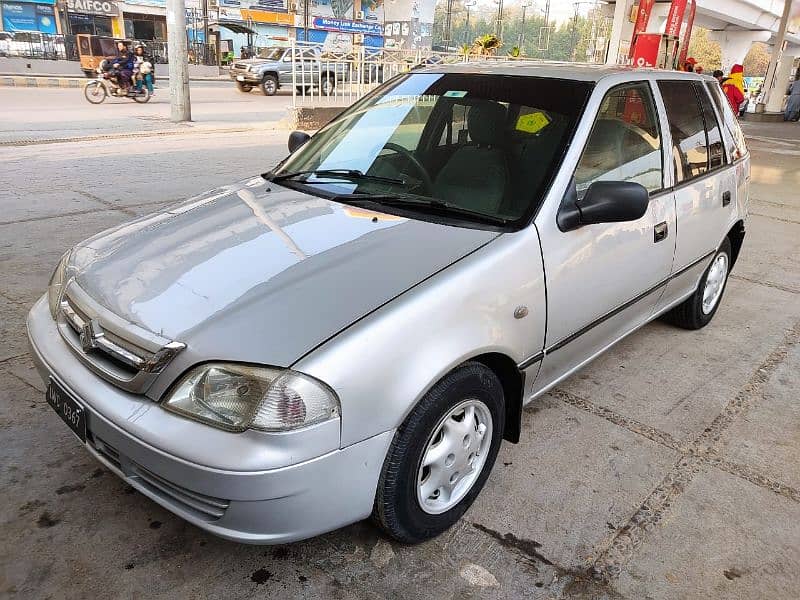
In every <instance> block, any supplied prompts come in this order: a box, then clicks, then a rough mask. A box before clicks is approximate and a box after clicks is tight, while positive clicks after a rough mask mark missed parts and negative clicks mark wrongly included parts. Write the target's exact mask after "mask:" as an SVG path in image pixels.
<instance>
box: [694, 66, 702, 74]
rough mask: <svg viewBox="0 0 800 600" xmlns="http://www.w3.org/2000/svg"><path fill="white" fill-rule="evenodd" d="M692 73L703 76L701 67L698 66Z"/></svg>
mask: <svg viewBox="0 0 800 600" xmlns="http://www.w3.org/2000/svg"><path fill="white" fill-rule="evenodd" d="M694 72H695V73H697V74H698V75H702V74H703V67H701V66H700V65H697V66H696V67H695V68H694Z"/></svg>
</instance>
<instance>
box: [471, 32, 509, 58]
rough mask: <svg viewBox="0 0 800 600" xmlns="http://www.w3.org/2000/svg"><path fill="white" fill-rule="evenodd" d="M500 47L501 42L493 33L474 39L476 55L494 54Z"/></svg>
mask: <svg viewBox="0 0 800 600" xmlns="http://www.w3.org/2000/svg"><path fill="white" fill-rule="evenodd" d="M502 45H503V42H502V40H501V39H500V38H499V37H497V36H496V35H495V34H493V33H487V34H485V35H482V36H480V37H478V38H475V43H474V46H475V51H476V54H480V55H482V56H488V55H490V54H495V53H496V52H497V50H498V49H499V48H500V47H501V46H502Z"/></svg>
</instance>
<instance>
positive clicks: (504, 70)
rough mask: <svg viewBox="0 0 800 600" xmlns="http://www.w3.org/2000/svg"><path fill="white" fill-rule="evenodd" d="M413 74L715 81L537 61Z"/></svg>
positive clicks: (447, 67) (706, 77)
mask: <svg viewBox="0 0 800 600" xmlns="http://www.w3.org/2000/svg"><path fill="white" fill-rule="evenodd" d="M414 72H415V73H465V74H469V73H474V74H476V75H479V74H480V75H517V76H522V77H549V78H553V79H573V80H577V81H594V82H597V81H600V80H601V79H603V78H604V77H610V76H612V75H630V76H631V78H635V76H636V75H637V74H638V75H641V74H647V75H655V76H656V77H657V78H660V76H663V78H664V79H694V80H710V81H715V79H714V78H713V77H711V76H710V75H705V74H703V75H698V74H697V73H685V72H683V71H671V70H666V69H642V68H635V67H629V66H625V65H602V64H589V63H568V62H554V61H539V60H491V59H489V60H477V61H475V62H469V63H456V64H442V63H439V64H435V65H430V66H424V67H419V68H417V69H415V70H414Z"/></svg>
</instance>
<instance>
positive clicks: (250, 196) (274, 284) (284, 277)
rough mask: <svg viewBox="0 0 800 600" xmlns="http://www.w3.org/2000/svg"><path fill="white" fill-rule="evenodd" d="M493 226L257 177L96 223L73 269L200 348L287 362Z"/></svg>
mask: <svg viewBox="0 0 800 600" xmlns="http://www.w3.org/2000/svg"><path fill="white" fill-rule="evenodd" d="M497 235H498V234H497V233H495V232H491V231H483V230H475V229H468V228H463V227H454V226H448V225H442V224H436V223H429V222H424V221H418V220H413V219H406V218H401V217H397V216H393V215H387V214H382V213H376V212H371V211H367V210H364V209H359V208H356V207H353V206H347V205H343V204H340V203H336V202H332V201H329V200H326V199H323V198H318V197H315V196H311V195H308V194H304V193H301V192H298V191H294V190H289V189H286V188H282V187H279V186H277V185H275V184H268V183H267V182H265V181H264V179H262V178H260V177H257V178H253V179H250V180H246V181H243V182H240V183H238V184H235V185H231V186H227V187H224V188H220V189H217V190H214V191H212V192H209V193H207V194H204V195H202V196H198V197H197V198H194V199H192V200H190V201H188V202H185V203H183V204H180V205H177V206H175V207H173V208H170V209H167V210H165V211H163V212H160V213H156V214H153V215H150V216H147V217H143V218H141V219H138V220H136V221H133V222H132V223H128V224H125V225H121V226H119V227H116V228H114V229H111V230H109V231H107V232H104V233H101V234H99V235H97V236H95V237H93V238H91V239H89V240H87V241H86V242H83V243H82V244H79V245H78V246H77V247H76V248H75V249H74V250H73V253H72V255H71V259H70V260H71V263H70V264H71V269H70V270H71V272H73V273H75V282H76V283H77V285H79V286H80V287H81V288H82V289H83V290H84V291H85V292H86V293H87V294H88V295H89V296H90V297H92V298H93V299H94V300H95V301H96V302H98V303H99V304H100V305H102V306H103V307H105V308H106V309H108V310H109V311H111V312H113V313H114V314H116V315H118V316H120V317H122V318H123V319H125V320H127V321H129V322H131V323H134V324H136V325H138V326H140V327H143V328H145V329H147V330H149V331H152V332H154V333H157V334H159V335H162V336H164V337H168V338H170V339H173V340H177V341H181V342H183V343H185V344H187V346H188V347H189V349H190V350H191V351H192V352H193V355H194V356H197V357H198V359H200V360H203V359H205V360H212V359H224V360H241V361H247V362H258V363H263V364H271V365H275V366H289V365H291V364H292V363H293V362H295V361H296V360H298V359H299V358H301V357H302V356H303V355H304V354H306V353H307V352H309V351H310V350H312V349H313V348H315V347H316V346H317V345H319V344H321V343H322V342H324V341H325V340H327V339H329V338H330V337H332V336H334V335H336V334H337V333H338V332H339V331H341V330H342V329H344V328H346V327H347V326H348V325H350V324H351V323H353V322H354V321H356V320H358V319H359V318H361V317H363V316H364V315H366V314H368V313H370V312H371V311H373V310H375V309H376V308H378V307H379V306H381V305H382V304H384V303H386V302H388V301H390V300H391V299H392V298H394V297H396V296H397V295H398V294H401V293H403V292H404V291H406V290H408V289H409V288H410V287H412V286H414V285H415V284H417V283H419V282H420V281H422V280H424V279H426V278H428V277H430V276H431V275H433V274H434V273H436V272H438V271H440V270H442V269H444V268H446V267H447V266H448V265H450V264H452V263H453V262H455V261H457V260H459V259H460V258H462V257H464V256H465V255H466V254H468V253H470V252H472V251H474V250H476V249H477V248H480V247H481V246H483V245H484V244H486V243H488V242H489V241H491V240H492V239H493V238H495V237H496V236H497Z"/></svg>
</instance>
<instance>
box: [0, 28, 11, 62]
mask: <svg viewBox="0 0 800 600" xmlns="http://www.w3.org/2000/svg"><path fill="white" fill-rule="evenodd" d="M12 41H14V34H13V33H11V32H10V31H0V56H10V54H11V42H12Z"/></svg>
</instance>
